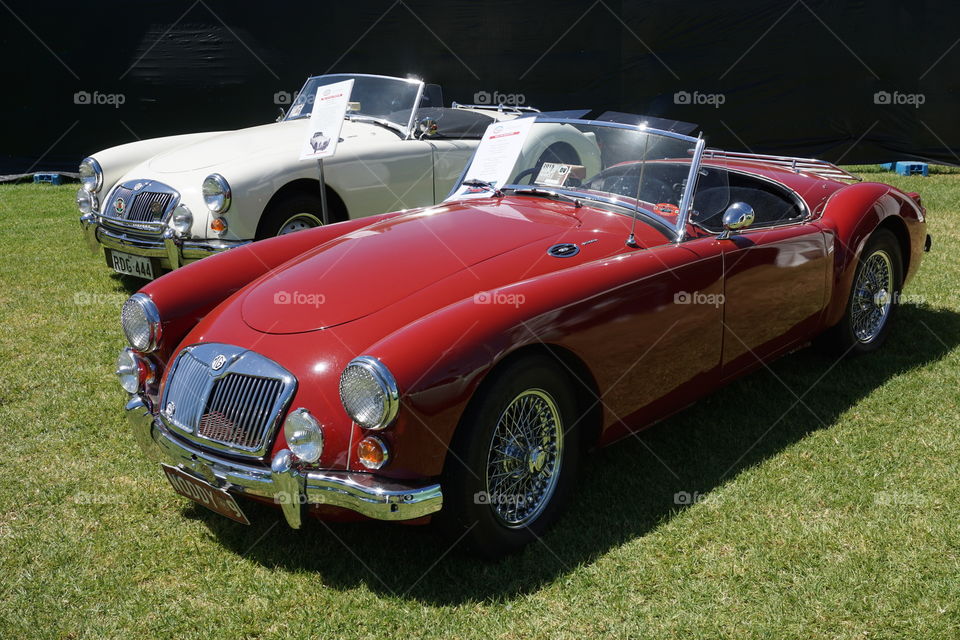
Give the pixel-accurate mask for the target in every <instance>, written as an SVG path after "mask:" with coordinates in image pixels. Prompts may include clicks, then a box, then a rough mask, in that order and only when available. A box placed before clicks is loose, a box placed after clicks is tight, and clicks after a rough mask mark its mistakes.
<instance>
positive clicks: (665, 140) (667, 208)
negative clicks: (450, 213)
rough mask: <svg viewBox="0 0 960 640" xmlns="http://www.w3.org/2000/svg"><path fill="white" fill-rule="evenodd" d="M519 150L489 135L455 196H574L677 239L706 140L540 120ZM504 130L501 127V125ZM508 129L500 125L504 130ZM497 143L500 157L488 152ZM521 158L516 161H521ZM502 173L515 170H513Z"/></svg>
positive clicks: (529, 129)
mask: <svg viewBox="0 0 960 640" xmlns="http://www.w3.org/2000/svg"><path fill="white" fill-rule="evenodd" d="M514 123H517V124H515V125H514V126H516V127H518V128H520V127H522V128H524V129H526V131H525V132H524V131H521V133H520V136H517V137H521V136H523V135H524V133H525V138H524V139H523V141H522V144H521V143H520V142H514V143H513V144H514V145H515V147H516V148H514V149H512V150H507V149H506V144H507V143H506V142H505V141H506V140H508V139H509V138H508V137H505V135H504V133H500V134H499V136H498V135H496V134H493V132H490V133H491V135H486V134H485V135H484V138H483V141H482V142H481V145H480V148H478V150H477V153H476V155H475V156H474V161H473V162H472V163H471V165H470V167H468V169H467V170H466V171H465V173H464V181H463V182H461V186H460V187H459V188H458V189H456V190H455V191H454V195H455V197H477V196H482V195H484V194H486V195H490V193H491V189H493V188H497V187H499V188H500V190H501V191H504V192H514V193H519V194H527V195H538V194H543V195H553V196H554V197H557V196H558V195H560V196H571V197H573V198H576V199H578V200H580V201H583V202H584V203H586V202H587V201H593V202H594V203H597V204H599V205H600V206H606V207H609V208H612V209H613V210H619V211H623V210H626V211H624V212H625V213H632V212H638V213H640V214H642V215H644V216H646V217H648V218H653V219H654V220H656V221H657V222H659V223H661V224H662V225H665V226H667V227H669V228H670V230H672V231H673V232H675V233H678V235H679V229H680V228H681V226H682V224H683V222H684V221H682V220H681V216H680V215H679V214H680V209H681V207H682V206H687V208H688V209H689V198H688V199H686V200H685V196H687V195H688V191H689V190H690V189H689V183H690V181H691V175H693V176H695V175H696V173H694V172H692V169H693V166H694V161H695V160H696V161H697V163H699V151H700V150H702V147H703V144H702V140H700V139H698V138H691V137H689V136H682V135H679V134H673V133H669V132H665V131H659V130H654V129H648V128H645V127H642V126H639V127H637V126H630V125H618V124H615V123H601V122H593V121H583V120H555V119H544V118H538V119H537V120H536V121H535V122H532V123H529V122H528V124H527V126H525V127H523V126H522V125H520V124H519V123H520V121H519V120H518V121H514ZM501 124H503V123H501ZM503 128H504V127H501V129H503ZM494 145H500V148H501V149H503V156H502V157H499V158H498V157H496V156H497V153H491V151H492V150H494ZM518 154H519V155H518ZM504 167H512V168H510V169H509V170H507V169H505V168H504Z"/></svg>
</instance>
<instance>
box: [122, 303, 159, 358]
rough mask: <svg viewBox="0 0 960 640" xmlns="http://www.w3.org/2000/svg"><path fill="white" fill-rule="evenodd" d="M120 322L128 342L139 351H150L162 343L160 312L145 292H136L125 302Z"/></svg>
mask: <svg viewBox="0 0 960 640" xmlns="http://www.w3.org/2000/svg"><path fill="white" fill-rule="evenodd" d="M120 323H121V324H122V325H123V333H124V334H126V336H127V342H129V343H130V346H131V347H133V348H134V349H136V350H137V351H142V352H144V353H149V352H151V351H153V350H155V349H156V348H157V346H158V345H159V344H160V312H159V311H158V310H157V305H155V304H154V303H153V300H151V299H150V296H148V295H147V294H145V293H135V294H133V295H132V296H130V297H129V298H128V299H127V301H126V302H124V303H123V309H121V311H120Z"/></svg>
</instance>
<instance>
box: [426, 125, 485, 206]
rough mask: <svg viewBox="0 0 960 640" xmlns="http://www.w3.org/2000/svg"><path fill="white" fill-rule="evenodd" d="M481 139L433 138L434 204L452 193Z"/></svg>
mask: <svg viewBox="0 0 960 640" xmlns="http://www.w3.org/2000/svg"><path fill="white" fill-rule="evenodd" d="M479 142H480V141H479V140H431V142H430V144H431V145H432V146H433V196H434V204H435V203H437V202H440V201H442V200H443V199H444V198H446V197H447V194H449V193H450V190H451V189H452V188H453V183H454V182H456V181H457V178H459V177H460V174H461V173H463V168H464V167H465V166H466V164H467V161H468V160H470V156H471V155H473V152H474V151H475V150H476V148H477V145H478V144H479Z"/></svg>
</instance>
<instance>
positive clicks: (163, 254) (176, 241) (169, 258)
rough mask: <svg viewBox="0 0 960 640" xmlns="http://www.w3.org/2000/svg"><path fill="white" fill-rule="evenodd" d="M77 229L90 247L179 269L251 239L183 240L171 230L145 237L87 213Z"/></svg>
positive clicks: (246, 242)
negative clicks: (160, 235)
mask: <svg viewBox="0 0 960 640" xmlns="http://www.w3.org/2000/svg"><path fill="white" fill-rule="evenodd" d="M80 228H81V229H82V231H83V235H84V238H85V239H86V241H87V245H88V246H89V247H90V250H91V251H93V252H96V251H97V249H98V248H99V247H100V246H104V247H106V248H107V249H115V250H117V251H123V252H125V253H131V254H133V255H136V256H145V257H147V258H159V259H160V263H161V266H163V267H166V268H169V269H178V268H180V267H181V266H183V265H185V264H187V263H190V262H195V261H197V260H200V259H201V258H206V257H207V256H210V255H213V254H215V253H220V252H221V251H226V250H228V249H233V248H234V247H240V246H243V245H245V244H249V243H250V242H251V241H250V240H182V239H180V238H177V237H175V235H174V233H173V229H167V230H166V231H165V232H164V234H163V236H162V237H153V238H151V237H146V236H141V235H133V234H127V233H123V232H120V231H115V230H113V229H109V228H107V227H105V226H103V225H102V224H100V222H99V220H98V218H97V216H96V215H95V214H93V213H87V214H84V215H82V216H80Z"/></svg>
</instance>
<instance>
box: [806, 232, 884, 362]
mask: <svg viewBox="0 0 960 640" xmlns="http://www.w3.org/2000/svg"><path fill="white" fill-rule="evenodd" d="M884 267H888V270H889V280H888V282H889V286H881V285H882V283H881V282H880V281H882V280H883V279H885V278H884V276H882V275H881V276H880V278H879V279H877V278H874V277H872V275H871V274H873V273H874V272H875V271H877V270H879V273H883V272H884V271H885V270H886V269H885V268H884ZM865 272H866V273H865ZM878 283H879V284H878ZM902 287H903V256H902V254H901V251H900V243H899V242H898V241H897V238H896V236H894V235H893V233H892V232H891V231H889V230H888V229H878V230H876V231H874V232H873V235H871V236H870V239H869V240H868V241H867V244H866V246H865V247H864V249H863V253H861V254H860V259H859V261H858V263H857V269H856V271H855V272H854V275H853V284H852V286H851V287H850V296H849V297H848V299H847V307H846V310H845V311H844V314H843V318H842V319H841V320H840V322H839V323H838V324H836V325H835V326H833V327H831V328H830V329H829V330H827V331H826V332H825V333H824V334H823V335H822V336H821V337H820V339H819V340H818V343H819V346H820V347H821V348H823V349H824V350H826V351H828V352H830V353H834V354H836V355H844V354H849V355H860V354H865V353H870V352H872V351H876V350H877V349H879V348H880V347H881V346H882V345H883V342H884V341H885V340H886V339H887V335H888V334H889V333H890V325H891V323H892V321H893V317H894V316H895V315H896V310H897V303H898V301H899V299H900V291H901V288H902ZM880 290H883V291H885V292H886V297H887V298H888V299H889V305H881V304H879V303H880V302H881V297H883V296H882V294H881V297H878V296H877V294H878V293H880ZM871 301H872V302H873V305H872V306H871V304H870V302H871ZM883 306H886V311H885V312H884V311H883V310H882V308H883ZM871 313H873V314H877V313H879V315H878V316H874V317H876V318H878V322H877V324H876V325H875V324H874V323H873V322H870V323H866V324H865V323H864V318H865V317H866V316H867V315H870V314H871Z"/></svg>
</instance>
